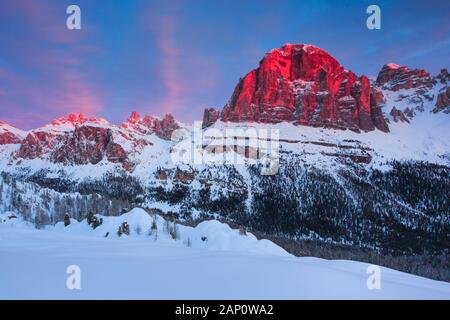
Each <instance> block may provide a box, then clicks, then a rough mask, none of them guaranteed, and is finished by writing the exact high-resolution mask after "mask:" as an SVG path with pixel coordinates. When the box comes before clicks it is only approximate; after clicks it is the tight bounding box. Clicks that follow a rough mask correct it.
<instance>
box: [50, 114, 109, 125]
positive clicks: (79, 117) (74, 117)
mask: <svg viewBox="0 0 450 320" xmlns="http://www.w3.org/2000/svg"><path fill="white" fill-rule="evenodd" d="M85 123H93V124H109V123H108V121H106V120H105V119H102V118H95V117H91V118H88V117H86V116H85V115H84V114H83V113H69V115H68V116H67V117H61V118H58V119H55V120H53V121H52V122H51V123H50V124H49V125H47V127H48V126H73V127H75V126H78V125H83V124H85Z"/></svg>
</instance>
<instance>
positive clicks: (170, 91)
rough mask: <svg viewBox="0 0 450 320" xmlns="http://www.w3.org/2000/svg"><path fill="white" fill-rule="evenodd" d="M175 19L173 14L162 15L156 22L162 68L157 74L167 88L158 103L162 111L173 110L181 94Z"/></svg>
mask: <svg viewBox="0 0 450 320" xmlns="http://www.w3.org/2000/svg"><path fill="white" fill-rule="evenodd" d="M176 28H177V21H176V18H175V17H174V16H165V17H162V18H161V19H160V21H159V23H158V28H157V30H158V32H157V33H156V43H157V46H158V48H159V50H160V51H161V53H162V55H163V57H162V63H161V65H162V68H161V69H160V70H159V75H160V76H161V79H162V81H163V84H164V86H165V87H166V89H167V96H166V98H165V100H164V101H163V102H162V103H161V104H160V109H162V110H163V111H164V112H173V111H174V110H176V108H177V107H179V104H180V102H181V101H180V100H181V95H182V94H183V83H182V82H181V81H180V74H179V71H178V63H179V61H178V56H179V52H178V49H177V47H176V44H175V32H176Z"/></svg>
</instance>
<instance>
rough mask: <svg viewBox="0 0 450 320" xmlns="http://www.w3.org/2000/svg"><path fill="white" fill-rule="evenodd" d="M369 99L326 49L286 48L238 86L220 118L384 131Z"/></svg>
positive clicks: (361, 80) (361, 83) (364, 82)
mask: <svg viewBox="0 0 450 320" xmlns="http://www.w3.org/2000/svg"><path fill="white" fill-rule="evenodd" d="M373 94H374V93H373V91H372V88H371V85H370V82H369V79H368V78H367V77H365V76H362V77H357V76H356V75H355V74H354V73H353V72H351V71H348V70H345V69H344V68H343V67H342V66H341V65H340V64H339V63H338V62H337V61H336V59H334V58H333V57H331V56H330V55H329V54H328V53H326V52H325V51H324V50H322V49H320V48H317V47H315V46H310V45H290V44H289V45H285V46H283V47H282V48H279V49H275V50H272V51H271V52H269V53H268V54H267V55H266V56H265V57H264V59H263V60H262V61H261V62H260V65H259V67H258V68H257V69H255V70H252V71H251V72H250V73H248V74H247V75H246V76H245V77H244V78H242V79H241V80H240V81H239V83H238V85H237V86H236V88H235V90H234V93H233V95H232V96H231V99H230V101H229V103H228V104H227V105H226V106H225V108H224V110H223V112H222V117H221V119H222V120H223V121H231V122H245V121H250V122H262V123H278V122H283V121H289V122H293V123H294V124H296V125H308V126H318V127H328V128H339V129H351V130H355V131H359V130H364V131H371V130H374V129H375V128H378V129H380V130H382V131H388V127H387V124H386V122H385V121H384V118H383V115H382V113H381V108H380V105H379V103H380V102H381V101H382V99H377V98H372V95H373Z"/></svg>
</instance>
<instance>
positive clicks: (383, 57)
mask: <svg viewBox="0 0 450 320" xmlns="http://www.w3.org/2000/svg"><path fill="white" fill-rule="evenodd" d="M71 4H76V5H78V6H79V7H80V9H81V30H68V29H67V27H66V19H67V18H68V16H69V15H68V14H67V13H66V8H67V7H68V6H69V5H71ZM370 4H377V5H378V6H379V7H380V9H381V29H380V30H369V29H368V28H367V27H366V20H367V18H368V16H369V15H368V14H367V13H366V9H367V7H368V6H369V5H370ZM285 43H307V44H314V45H317V46H319V47H321V48H323V49H324V50H326V51H327V52H329V53H330V54H331V55H332V56H333V57H335V58H336V59H337V60H338V61H339V62H340V63H341V64H342V65H343V66H344V67H345V68H346V69H350V70H352V71H354V72H355V73H356V74H358V75H362V74H365V75H367V76H370V77H376V75H377V74H378V71H379V70H380V69H381V67H382V66H383V65H384V64H385V63H390V62H393V63H397V64H400V65H406V66H409V67H411V68H420V69H426V70H427V71H429V72H430V73H431V74H437V73H438V72H439V70H440V69H441V68H449V57H450V1H448V0H441V1H438V0H424V1H411V0H410V1H402V0H396V1H392V0H389V1H373V0H372V1H365V0H352V1H350V0H340V1H335V0H330V1H322V0H314V1H302V0H292V1H288V0H205V1H204V0H185V1H182V0H179V1H176V0H163V1H151V0H108V1H105V0H70V1H65V0H0V120H3V121H6V122H8V123H10V124H12V125H14V126H17V127H20V128H22V129H31V128H36V127H39V126H42V125H44V124H45V123H48V122H49V121H50V120H52V119H54V118H58V117H61V116H64V115H67V114H69V113H71V112H77V113H78V112H82V113H85V114H86V115H87V116H89V117H103V118H106V119H107V120H109V121H110V122H112V123H117V124H119V123H121V122H123V121H125V120H126V118H127V117H128V116H129V114H130V113H131V111H138V112H139V113H141V114H142V115H144V114H151V115H156V116H163V115H165V114H166V113H171V114H173V115H174V117H175V118H176V119H178V120H180V121H182V122H186V123H190V122H193V121H195V120H201V119H202V116H203V110H204V108H206V107H216V108H219V109H222V108H223V106H224V105H225V104H226V103H227V101H228V99H229V98H230V96H231V94H232V92H233V89H234V87H235V85H236V84H237V82H238V80H239V78H240V77H242V76H244V75H245V74H246V73H248V72H249V71H250V70H251V69H253V68H255V67H257V66H258V63H259V61H260V60H261V59H262V57H263V56H264V54H265V53H266V52H268V51H270V50H271V49H273V48H277V47H281V46H282V45H283V44H285Z"/></svg>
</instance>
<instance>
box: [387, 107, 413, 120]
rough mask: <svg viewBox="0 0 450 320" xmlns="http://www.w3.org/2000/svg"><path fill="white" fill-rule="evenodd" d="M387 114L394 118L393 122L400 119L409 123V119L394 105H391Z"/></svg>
mask: <svg viewBox="0 0 450 320" xmlns="http://www.w3.org/2000/svg"><path fill="white" fill-rule="evenodd" d="M389 114H390V115H391V116H392V119H394V122H399V121H400V122H407V123H409V120H408V118H407V117H406V116H405V114H404V113H403V112H402V111H400V110H398V109H397V108H396V107H393V108H392V110H391V112H390V113H389Z"/></svg>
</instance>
